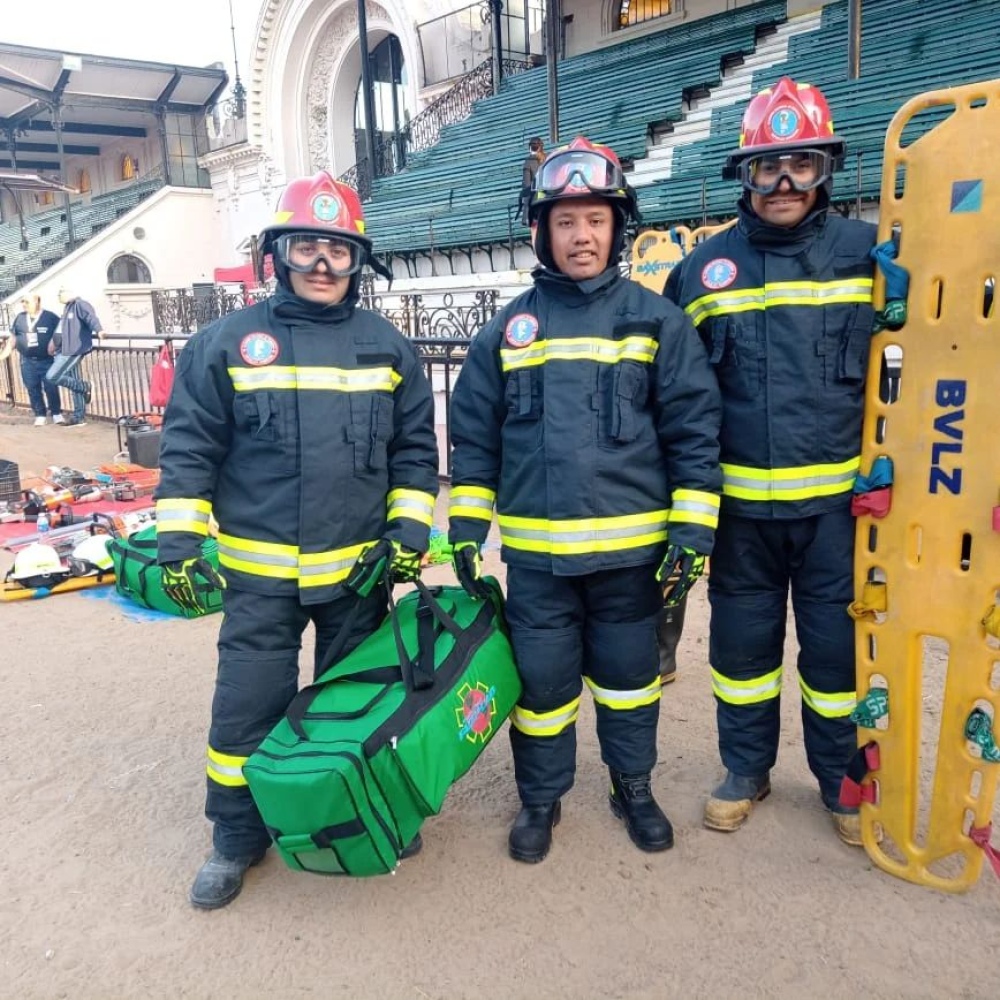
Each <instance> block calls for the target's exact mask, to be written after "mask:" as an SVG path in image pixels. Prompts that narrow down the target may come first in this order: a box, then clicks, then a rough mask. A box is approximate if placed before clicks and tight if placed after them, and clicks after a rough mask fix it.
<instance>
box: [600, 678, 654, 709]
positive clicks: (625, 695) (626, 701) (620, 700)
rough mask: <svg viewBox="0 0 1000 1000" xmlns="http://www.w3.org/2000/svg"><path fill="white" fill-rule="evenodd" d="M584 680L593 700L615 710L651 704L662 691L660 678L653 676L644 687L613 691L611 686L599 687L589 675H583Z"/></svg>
mask: <svg viewBox="0 0 1000 1000" xmlns="http://www.w3.org/2000/svg"><path fill="white" fill-rule="evenodd" d="M583 679H584V682H585V683H586V685H587V687H589V688H590V692H591V694H593V696H594V701H596V702H597V704H598V705H603V706H604V707H605V708H610V709H613V710H614V711H616V712H627V711H628V710H629V709H630V708H641V707H642V706H643V705H652V704H653V702H654V701H659V700H660V695H661V693H662V691H663V688H662V685H661V684H660V678H659V677H654V678H653V680H651V681H650V682H649V683H648V684H647V685H646V686H645V687H643V688H635V689H634V690H632V691H615V690H612V689H611V688H604V687H601V686H600V685H599V684H596V683H594V681H592V680H591V679H590V678H589V677H586V676H585V677H584V678H583Z"/></svg>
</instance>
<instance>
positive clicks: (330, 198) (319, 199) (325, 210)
mask: <svg viewBox="0 0 1000 1000" xmlns="http://www.w3.org/2000/svg"><path fill="white" fill-rule="evenodd" d="M340 210H341V204H340V199H339V198H338V197H337V196H336V195H333V194H318V195H316V197H315V198H313V203H312V213H313V218H314V219H316V221H317V222H335V221H336V220H337V218H339V216H340Z"/></svg>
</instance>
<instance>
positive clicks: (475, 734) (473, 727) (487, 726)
mask: <svg viewBox="0 0 1000 1000" xmlns="http://www.w3.org/2000/svg"><path fill="white" fill-rule="evenodd" d="M496 694H497V689H496V688H495V687H492V686H490V687H487V686H486V685H485V684H484V683H483V682H482V681H478V682H477V683H476V686H475V687H473V686H472V685H471V684H463V685H462V687H460V688H459V689H458V691H456V692H455V697H456V698H458V702H459V705H458V708H456V709H455V718H456V719H457V720H458V738H459V740H468V741H469V742H470V743H485V742H486V741H487V740H488V739H489V738H490V736H492V735H493V714H494V712H495V710H496Z"/></svg>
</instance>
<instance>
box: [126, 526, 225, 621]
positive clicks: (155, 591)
mask: <svg viewBox="0 0 1000 1000" xmlns="http://www.w3.org/2000/svg"><path fill="white" fill-rule="evenodd" d="M108 552H110V553H111V558H112V560H114V564H115V589H116V590H117V591H118V593H119V594H121V595H122V596H123V597H127V598H128V599H129V600H130V601H134V602H135V603H136V604H141V605H142V606H143V607H144V608H152V609H153V610H154V611H165V612H166V613H167V614H170V615H183V617H185V618H198V617H200V616H201V615H209V614H212V612H214V611H221V610H222V591H221V590H219V589H217V588H216V587H212V586H211V585H209V584H208V583H205V584H204V585H203V586H202V587H201V588H200V589H199V590H198V592H197V597H198V608H197V609H193V608H182V607H181V606H180V605H179V604H177V603H176V602H175V601H173V600H172V599H171V598H169V597H167V595H166V594H165V593H164V592H163V570H161V569H160V567H159V566H158V565H157V563H156V525H155V524H151V525H149V527H147V528H142V529H141V530H139V531H136V532H134V533H133V534H131V535H129V536H128V537H127V538H114V539H112V540H111V542H110V543H109V544H108ZM201 554H202V557H203V558H204V559H207V560H208V562H210V563H211V564H212V565H213V566H214V567H215V568H216V569H218V568H219V544H218V542H216V540H215V539H214V538H206V539H205V541H203V542H202V543H201Z"/></svg>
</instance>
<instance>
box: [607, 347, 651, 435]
mask: <svg viewBox="0 0 1000 1000" xmlns="http://www.w3.org/2000/svg"><path fill="white" fill-rule="evenodd" d="M601 382H602V383H604V385H603V387H602V391H601V393H600V398H601V402H602V404H603V405H602V406H601V409H602V411H603V415H602V420H601V426H602V428H603V433H602V435H601V437H602V441H601V443H602V444H603V445H605V446H610V447H615V446H616V445H620V444H629V443H630V442H632V441H635V439H636V438H637V437H638V436H639V432H640V428H641V426H642V419H643V418H642V415H643V414H644V413H646V412H648V410H649V369H648V367H647V366H646V365H644V364H642V363H640V362H638V361H619V362H618V363H617V364H615V365H611V366H609V370H607V371H605V372H602V377H601Z"/></svg>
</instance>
